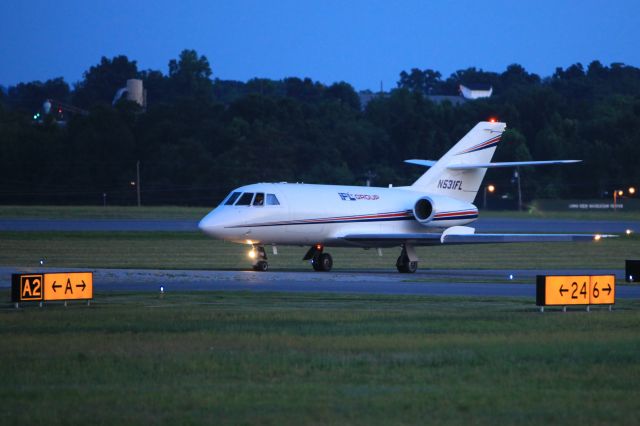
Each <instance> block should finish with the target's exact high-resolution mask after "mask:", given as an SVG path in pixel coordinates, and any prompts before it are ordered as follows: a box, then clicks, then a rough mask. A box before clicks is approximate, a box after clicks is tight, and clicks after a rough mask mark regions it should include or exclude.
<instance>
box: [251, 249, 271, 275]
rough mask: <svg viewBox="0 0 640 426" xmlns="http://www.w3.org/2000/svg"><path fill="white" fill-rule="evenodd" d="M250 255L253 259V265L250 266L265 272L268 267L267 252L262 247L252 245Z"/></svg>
mask: <svg viewBox="0 0 640 426" xmlns="http://www.w3.org/2000/svg"><path fill="white" fill-rule="evenodd" d="M251 257H252V259H253V265H252V266H251V267H252V268H253V270H254V271H259V272H266V271H267V270H268V269H269V263H268V262H267V252H265V251H264V247H262V246H253V250H251Z"/></svg>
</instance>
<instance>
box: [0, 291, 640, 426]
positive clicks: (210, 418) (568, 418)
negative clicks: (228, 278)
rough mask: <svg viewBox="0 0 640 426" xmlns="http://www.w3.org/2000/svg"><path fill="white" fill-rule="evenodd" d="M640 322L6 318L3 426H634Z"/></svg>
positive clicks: (145, 313) (94, 313)
mask: <svg viewBox="0 0 640 426" xmlns="http://www.w3.org/2000/svg"><path fill="white" fill-rule="evenodd" d="M639 308H640V302H638V301H621V302H619V303H618V304H617V305H616V309H615V310H614V311H613V312H607V311H605V310H601V309H599V310H595V311H592V312H591V313H586V312H584V311H583V310H580V311H578V310H573V311H569V312H567V313H561V312H560V311H558V310H555V311H548V312H545V313H544V314H540V313H539V312H537V311H536V310H535V309H534V307H533V306H532V305H531V301H530V300H526V301H525V300H518V299H478V298H475V299H456V298H431V297H403V296H393V297H382V296H335V295H326V294H323V295H312V294H295V295H291V294H264V293H263V294H252V293H197V294H188V293H182V294H171V295H166V296H165V298H163V299H159V298H158V296H157V295H153V294H116V293H110V294H98V295H97V297H96V300H95V301H94V304H93V305H92V306H91V307H86V306H81V305H71V306H70V307H69V308H63V307H62V306H60V305H57V306H48V307H45V308H43V309H39V308H37V307H30V308H26V309H21V310H19V311H17V310H14V309H10V308H7V309H4V310H1V311H0V318H1V319H0V341H1V342H2V344H1V347H2V350H1V351H0V377H2V380H1V381H0V398H2V401H3V408H2V424H149V423H153V424H193V423H209V424H274V425H279V424H319V423H323V424H327V423H328V424H336V423H340V424H408V423H411V424H492V425H494V424H532V425H538V424H548V423H554V424H559V423H563V424H620V425H623V424H629V425H636V424H639V423H640V404H638V400H639V399H640V363H639V362H638V361H639V359H640V356H639V355H638V353H639V351H640V334H639V333H638V327H639V326H640V309H639Z"/></svg>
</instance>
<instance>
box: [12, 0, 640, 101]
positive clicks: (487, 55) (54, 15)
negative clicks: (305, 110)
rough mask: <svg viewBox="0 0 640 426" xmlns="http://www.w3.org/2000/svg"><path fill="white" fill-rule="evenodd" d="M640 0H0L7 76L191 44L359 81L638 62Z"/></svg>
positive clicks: (161, 55)
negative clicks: (430, 72)
mask: <svg viewBox="0 0 640 426" xmlns="http://www.w3.org/2000/svg"><path fill="white" fill-rule="evenodd" d="M639 16H640V1H637V0H635V1H631V0H628V1H615V0H613V1H589V0H585V1H562V0H553V1H549V0H541V1H535V2H533V1H532V2H518V1H513V0H511V1H428V0H422V1H420V0H407V1H374V0H370V1H348V0H347V1H345V0H342V1H334V0H326V1H303V0H297V1H291V0H282V1H245V0H236V1H213V0H210V1H205V0H181V1H175V0H171V1H168V0H156V1H135V0H134V1H115V0H114V1H86V0H85V1H79V0H65V1H44V0H36V1H19V0H5V1H3V2H2V3H1V4H0V17H1V18H0V19H1V24H0V48H1V52H2V59H1V60H0V85H4V86H10V85H14V84H16V83H18V82H28V81H33V80H43V81H44V80H47V79H49V78H55V77H59V76H62V77H64V78H65V80H66V81H67V82H68V83H70V84H72V83H74V82H77V81H79V80H81V79H82V73H83V72H84V71H86V70H87V69H88V68H89V67H90V66H92V65H95V64H97V63H98V62H99V61H100V58H101V57H102V56H106V57H109V58H111V57H113V56H116V55H120V54H124V55H126V56H128V57H129V59H131V60H136V61H137V63H138V68H139V69H141V70H143V69H157V70H160V71H162V72H163V73H167V68H168V67H167V64H168V62H169V60H170V59H173V58H177V57H178V55H179V53H180V51H182V50H183V49H185V48H188V49H195V50H196V51H197V52H198V53H199V54H202V55H205V56H206V57H207V58H208V59H209V62H210V64H211V68H212V70H213V77H217V78H220V79H225V80H241V81H246V80H248V79H250V78H253V77H264V78H271V79H282V78H285V77H291V76H295V77H310V78H312V79H313V80H318V81H321V82H323V83H327V84H330V83H333V82H336V81H346V82H348V83H350V84H352V85H353V86H354V87H355V88H356V89H359V90H362V89H374V90H377V89H379V87H380V82H383V84H384V88H385V89H389V88H391V87H395V85H396V82H397V80H398V74H399V73H400V71H402V70H410V69H411V68H421V69H425V68H431V69H435V70H438V71H440V72H441V73H442V74H443V76H444V77H447V76H448V75H449V74H451V73H452V72H454V71H456V70H458V69H464V68H467V67H472V66H475V67H477V68H482V69H484V70H487V71H497V72H502V71H504V69H505V68H506V66H507V65H509V64H512V63H519V64H521V65H522V66H524V67H525V68H526V69H527V70H528V71H530V72H535V73H537V74H540V75H541V76H543V77H544V76H549V75H551V74H553V72H554V69H555V67H557V66H562V67H567V66H569V65H571V64H573V63H576V62H581V63H583V64H584V65H585V66H586V65H587V64H588V63H589V62H591V61H592V60H594V59H598V60H600V61H601V62H602V63H603V64H606V65H608V64H610V63H612V62H623V63H626V64H629V65H634V66H640V47H639V46H638V45H639V44H640V43H639V42H640V18H639Z"/></svg>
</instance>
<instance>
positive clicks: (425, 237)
mask: <svg viewBox="0 0 640 426" xmlns="http://www.w3.org/2000/svg"><path fill="white" fill-rule="evenodd" d="M611 237H616V235H600V234H447V233H446V232H445V233H442V234H437V233H412V234H349V235H345V236H344V237H342V238H343V239H344V240H346V241H349V242H353V243H360V244H366V245H371V246H375V245H376V244H381V245H384V246H391V245H399V244H412V245H415V246H434V245H441V244H447V245H451V244H496V243H540V242H571V241H597V240H599V239H601V238H611Z"/></svg>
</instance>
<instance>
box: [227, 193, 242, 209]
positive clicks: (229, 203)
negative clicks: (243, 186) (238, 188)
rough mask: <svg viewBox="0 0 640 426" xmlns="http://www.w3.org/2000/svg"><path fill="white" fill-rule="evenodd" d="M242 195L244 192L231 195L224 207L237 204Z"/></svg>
mask: <svg viewBox="0 0 640 426" xmlns="http://www.w3.org/2000/svg"><path fill="white" fill-rule="evenodd" d="M240 194H242V192H232V193H231V194H229V196H228V197H227V200H226V201H225V202H224V205H225V206H231V205H233V203H235V202H236V200H237V199H238V197H239V196H240Z"/></svg>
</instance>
